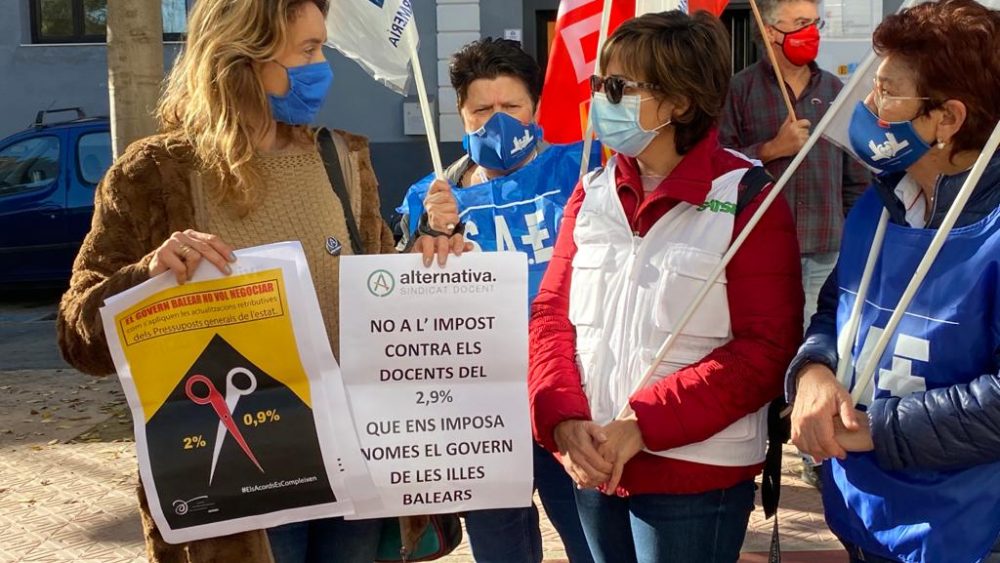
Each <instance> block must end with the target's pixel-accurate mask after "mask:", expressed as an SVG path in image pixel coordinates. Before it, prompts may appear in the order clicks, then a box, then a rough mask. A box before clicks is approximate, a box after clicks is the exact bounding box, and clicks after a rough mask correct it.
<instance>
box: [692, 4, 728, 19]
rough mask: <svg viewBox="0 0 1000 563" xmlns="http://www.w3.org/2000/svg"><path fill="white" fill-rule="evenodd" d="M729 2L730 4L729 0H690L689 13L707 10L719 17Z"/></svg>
mask: <svg viewBox="0 0 1000 563" xmlns="http://www.w3.org/2000/svg"><path fill="white" fill-rule="evenodd" d="M727 4H729V0H688V13H689V14H694V13H695V12H697V11H698V10H705V11H706V12H712V15H714V16H715V17H719V16H721V15H722V12H723V10H725V9H726V5H727Z"/></svg>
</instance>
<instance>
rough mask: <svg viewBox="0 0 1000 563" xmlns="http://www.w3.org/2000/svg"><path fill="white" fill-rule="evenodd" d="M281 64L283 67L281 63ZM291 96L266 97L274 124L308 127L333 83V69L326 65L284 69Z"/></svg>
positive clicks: (314, 64) (324, 63) (319, 63)
mask: <svg viewBox="0 0 1000 563" xmlns="http://www.w3.org/2000/svg"><path fill="white" fill-rule="evenodd" d="M279 64H280V63H279ZM285 71H286V72H287V73H288V92H287V93H286V94H285V95H284V96H275V95H272V94H268V95H267V100H268V101H269V102H271V115H272V116H274V119H275V121H280V122H282V123H288V124H289V125H309V124H310V123H312V122H313V120H314V119H316V114H317V113H319V108H321V107H322V106H323V101H324V100H325V99H326V93H327V92H328V91H329V90H330V85H331V84H332V83H333V69H332V68H330V64H329V63H327V62H326V61H323V62H318V63H312V64H307V65H303V66H293V67H291V68H287V67H286V68H285Z"/></svg>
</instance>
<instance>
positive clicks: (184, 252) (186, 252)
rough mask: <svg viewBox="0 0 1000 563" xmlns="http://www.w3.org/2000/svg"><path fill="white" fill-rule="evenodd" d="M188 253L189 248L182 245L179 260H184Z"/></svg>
mask: <svg viewBox="0 0 1000 563" xmlns="http://www.w3.org/2000/svg"><path fill="white" fill-rule="evenodd" d="M188 252H191V247H190V246H188V245H186V244H182V245H181V248H180V255H181V258H186V257H187V255H188Z"/></svg>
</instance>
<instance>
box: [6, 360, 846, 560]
mask: <svg viewBox="0 0 1000 563" xmlns="http://www.w3.org/2000/svg"><path fill="white" fill-rule="evenodd" d="M130 434H131V423H130V421H129V417H128V412H127V409H126V407H125V401H124V397H123V395H122V393H121V391H120V389H119V385H118V382H117V380H115V379H93V378H89V377H86V376H83V375H81V374H79V373H77V372H75V371H72V370H69V369H65V370H59V369H56V370H15V371H4V372H0V562H4V563H6V562H21V561H24V562H28V561H95V562H97V561H101V562H104V561H143V560H144V557H143V550H142V537H141V533H140V529H139V523H138V513H137V511H136V506H135V500H134V498H135V497H134V487H135V484H136V476H135V467H136V462H135V453H134V447H133V444H132V442H131V436H130ZM785 465H786V467H785V470H786V478H787V479H786V480H785V482H784V487H783V490H782V491H783V492H782V510H781V512H780V516H781V530H782V547H783V548H784V549H785V551H786V552H785V561H786V562H789V561H791V562H795V561H809V562H819V561H843V560H845V557H844V556H843V554H842V552H839V553H838V552H837V545H836V542H835V541H834V539H833V537H832V536H831V535H830V533H829V531H827V530H826V526H825V525H824V524H823V518H822V514H821V510H820V501H819V497H818V495H817V493H816V492H815V491H814V490H813V489H811V488H810V487H808V486H806V485H804V484H803V483H802V482H800V481H799V480H798V479H797V478H796V477H795V475H794V468H795V466H796V465H797V460H796V458H795V456H794V454H792V453H791V452H787V451H786V456H785ZM770 533H771V524H770V522H769V521H764V520H763V514H762V512H761V511H760V510H757V511H755V512H754V514H753V518H752V520H751V526H750V531H749V532H748V534H747V540H746V543H745V545H744V551H745V552H746V554H745V556H744V558H743V561H745V562H753V563H757V562H761V563H763V562H765V561H766V558H765V557H764V556H763V555H762V553H763V552H765V551H766V550H767V546H768V542H769V540H770ZM544 535H545V557H546V560H547V561H558V560H562V559H565V553H563V551H562V549H561V547H560V545H559V542H558V540H557V539H556V536H555V532H554V530H553V529H552V528H551V526H549V525H548V522H545V528H544ZM754 552H756V553H754ZM796 552H797V553H796ZM469 553H470V552H469V549H468V545H467V544H463V545H462V546H461V547H460V548H459V549H458V551H456V552H455V554H453V555H452V556H450V557H448V558H447V559H446V560H445V561H449V562H453V563H457V562H460V561H471V557H470V555H469ZM223 563H224V562H223Z"/></svg>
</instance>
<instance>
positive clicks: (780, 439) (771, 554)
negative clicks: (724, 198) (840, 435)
mask: <svg viewBox="0 0 1000 563" xmlns="http://www.w3.org/2000/svg"><path fill="white" fill-rule="evenodd" d="M772 183H774V179H773V178H771V175H770V174H769V173H768V172H767V169H765V168H764V167H763V166H754V167H753V168H751V169H749V170H747V172H746V174H744V175H743V178H742V179H741V180H740V186H739V191H738V192H737V196H736V215H737V216H739V214H740V213H742V212H743V210H744V209H746V208H747V207H749V206H750V204H751V203H752V202H753V201H754V199H756V198H757V196H758V195H760V194H761V192H763V191H764V190H765V189H767V187H768V186H770V185H771V184H772ZM787 406H788V405H787V403H785V399H784V397H779V398H777V399H775V400H773V401H771V404H770V406H769V407H768V409H767V453H766V454H764V475H763V476H762V477H761V490H760V498H761V504H762V505H763V507H764V516H765V517H766V518H771V517H772V516H773V517H774V525H773V526H772V528H771V545H770V549H769V550H768V563H781V541H780V540H779V536H778V501H779V500H780V499H781V445H782V444H784V443H785V442H787V441H788V438H789V435H790V434H791V427H790V425H789V420H788V418H786V417H782V416H781V413H782V411H784V410H785V407H787Z"/></svg>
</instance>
